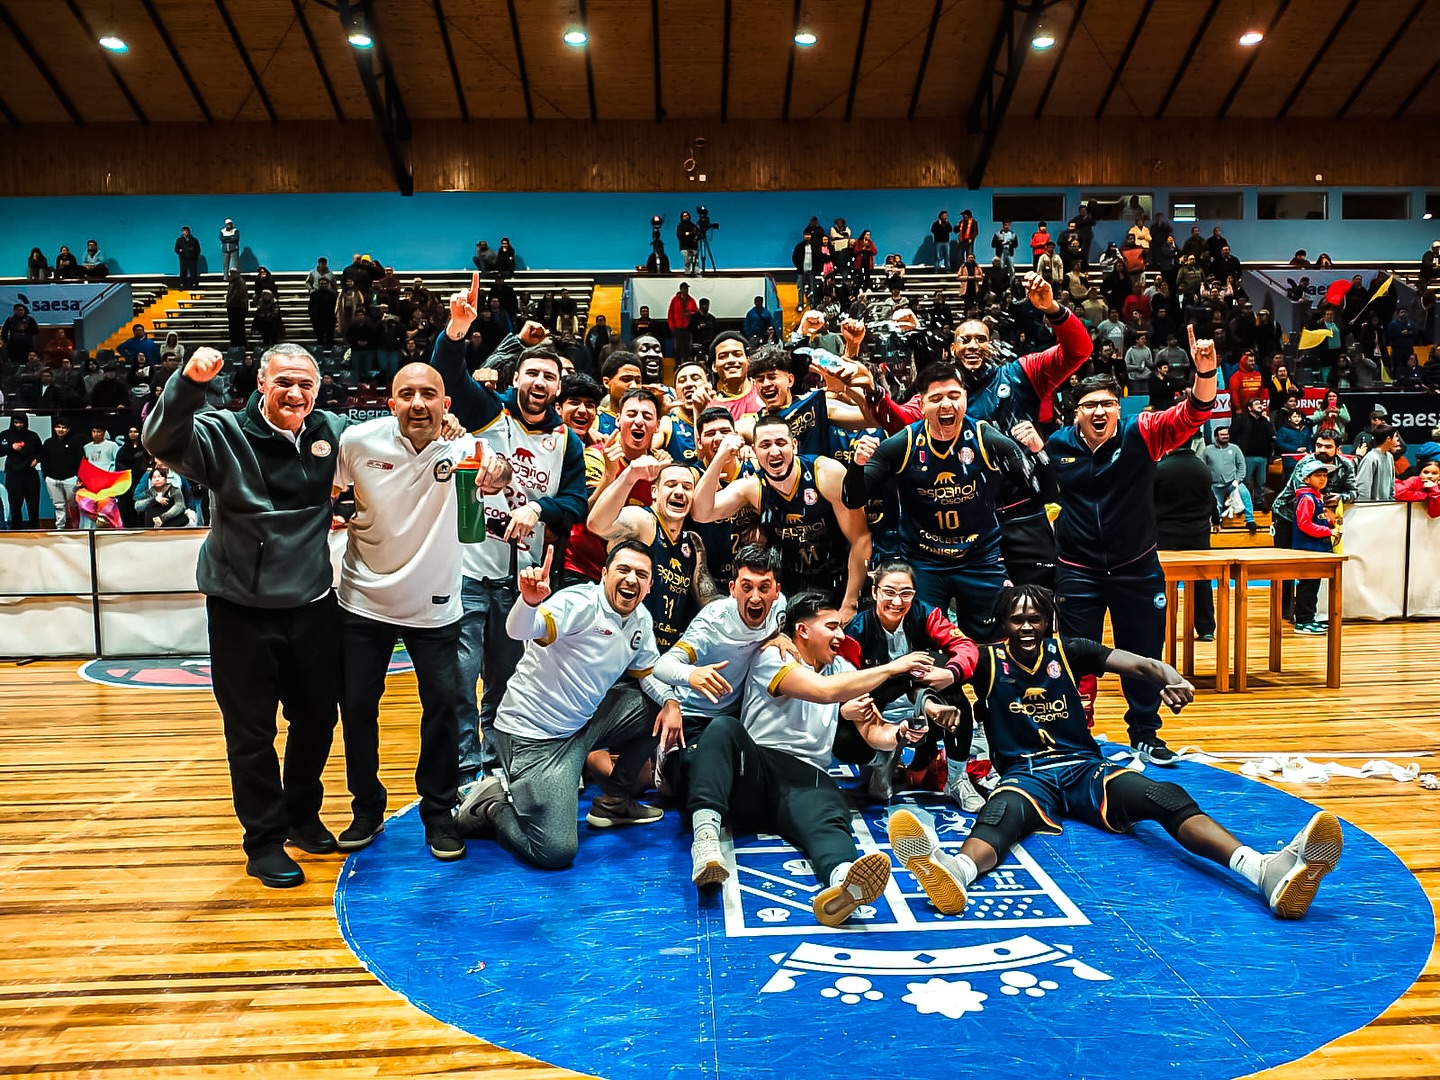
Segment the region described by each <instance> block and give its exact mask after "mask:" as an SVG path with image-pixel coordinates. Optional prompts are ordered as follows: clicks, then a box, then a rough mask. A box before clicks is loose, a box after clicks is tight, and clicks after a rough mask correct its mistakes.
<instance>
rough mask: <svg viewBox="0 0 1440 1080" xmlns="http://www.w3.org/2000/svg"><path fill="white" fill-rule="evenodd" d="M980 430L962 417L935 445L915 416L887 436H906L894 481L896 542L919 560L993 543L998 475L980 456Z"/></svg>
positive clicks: (946, 557) (945, 561) (948, 559)
mask: <svg viewBox="0 0 1440 1080" xmlns="http://www.w3.org/2000/svg"><path fill="white" fill-rule="evenodd" d="M984 430H985V428H984V427H983V426H982V425H979V424H976V423H975V422H974V421H973V420H971V419H970V418H969V417H966V418H965V419H964V420H963V422H962V423H961V426H960V434H959V436H958V437H957V438H956V439H955V440H954V441H953V442H950V443H936V442H934V441H932V440H931V438H930V436H929V435H928V434H927V433H926V431H925V421H924V420H917V421H916V422H915V423H913V424H911V425H910V426H909V427H907V428H905V430H904V431H901V432H898V433H897V434H895V435H892V436H891V438H892V439H903V440H906V449H905V454H904V464H903V465H902V467H901V469H900V472H899V476H898V484H897V487H898V490H899V496H900V542H901V544H902V545H903V546H904V549H905V551H906V552H907V553H908V554H910V556H911V557H912V558H914V559H915V560H916V561H917V562H919V563H930V564H932V565H933V564H941V565H949V564H952V563H954V562H956V561H957V560H961V559H964V558H965V557H966V555H968V554H969V553H970V552H971V551H981V552H983V551H986V550H990V549H992V548H993V546H994V545H995V544H996V543H998V540H999V536H1000V525H999V522H998V521H997V520H996V518H995V485H996V481H997V479H998V478H999V473H998V472H997V471H996V467H995V466H994V465H993V464H992V463H991V462H990V459H989V458H988V456H987V455H986V451H985V442H984V434H983V433H984ZM887 441H889V440H887Z"/></svg>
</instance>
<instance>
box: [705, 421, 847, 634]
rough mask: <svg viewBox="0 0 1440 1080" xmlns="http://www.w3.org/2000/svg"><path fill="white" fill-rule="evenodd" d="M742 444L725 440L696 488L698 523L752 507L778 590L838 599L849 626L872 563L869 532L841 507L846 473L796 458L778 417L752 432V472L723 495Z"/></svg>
mask: <svg viewBox="0 0 1440 1080" xmlns="http://www.w3.org/2000/svg"><path fill="white" fill-rule="evenodd" d="M744 446H745V440H744V439H742V438H741V437H740V436H739V435H729V436H726V437H725V438H723V439H722V440H721V441H720V445H719V448H718V449H717V451H716V454H715V459H714V460H713V461H711V462H710V465H709V467H708V468H707V469H706V470H705V475H704V476H702V477H701V478H700V483H699V484H698V485H697V486H696V488H695V508H694V510H693V511H692V512H691V513H692V515H693V516H694V518H695V520H696V521H702V522H703V521H713V520H715V519H717V518H725V517H730V516H732V515H733V514H735V513H736V512H738V511H739V510H741V509H743V508H744V507H746V506H749V507H750V508H751V509H752V510H755V511H757V512H758V513H759V515H760V525H761V527H762V528H764V530H765V532H766V533H767V534H768V535H769V537H770V539H771V542H772V543H774V544H775V546H776V547H778V548H779V549H780V553H781V555H782V556H783V558H784V566H783V568H782V570H781V575H780V582H781V587H782V588H784V590H785V592H786V593H787V594H789V595H792V596H793V595H797V594H798V593H800V592H802V591H804V590H806V589H819V590H821V591H830V592H834V593H839V592H841V590H842V589H843V591H844V599H843V600H842V601H841V605H840V610H841V612H842V613H843V614H844V616H845V618H846V619H847V620H848V619H849V618H851V617H852V616H853V615H854V614H855V612H856V610H857V609H858V607H859V603H860V589H861V586H862V585H863V584H864V582H865V573H866V567H867V565H868V563H869V559H870V532H869V530H868V529H867V528H866V525H865V513H864V511H863V510H852V509H849V508H848V507H847V506H846V505H845V504H844V503H843V502H842V501H841V488H842V487H843V486H844V483H845V467H844V466H843V465H841V464H839V463H838V462H835V461H831V460H830V459H829V458H825V457H805V456H803V455H797V454H796V453H795V440H794V438H793V437H792V435H791V433H790V425H789V424H788V423H787V422H786V421H785V420H784V419H782V418H781V417H778V416H762V417H761V418H760V419H759V420H758V421H756V424H755V448H754V455H755V471H754V472H753V473H752V474H749V475H742V476H740V477H738V478H737V479H735V480H733V481H731V482H730V483H729V484H728V485H726V486H725V487H724V489H723V490H722V489H721V486H720V485H721V479H722V477H724V476H727V475H730V474H731V473H732V470H733V468H734V467H735V465H736V464H737V463H738V461H739V458H740V454H741V452H742V449H743V448H744Z"/></svg>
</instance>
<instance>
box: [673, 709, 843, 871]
mask: <svg viewBox="0 0 1440 1080" xmlns="http://www.w3.org/2000/svg"><path fill="white" fill-rule="evenodd" d="M696 810H714V811H715V812H716V813H718V814H719V815H720V816H721V817H722V818H723V817H727V816H728V817H730V819H731V822H730V824H731V828H733V829H736V830H744V831H751V832H774V833H778V834H779V835H780V836H782V837H784V839H785V841H786V842H787V843H789V844H792V845H794V846H795V847H796V848H799V849H800V851H801V852H803V853H804V855H805V857H806V858H807V859H809V860H810V865H811V866H812V867H814V869H815V880H816V881H818V882H820V886H821V887H822V888H824V887H825V886H827V885H829V884H830V875H831V873H832V872H833V871H834V869H835V868H836V867H837V866H839V865H840V864H841V863H847V862H854V861H855V859H856V858H858V857H859V856H858V853H857V852H856V850H855V837H854V835H853V834H852V833H851V832H850V806H849V804H848V803H846V801H845V796H844V795H842V794H841V793H840V789H839V788H838V787H836V786H835V781H834V780H832V779H831V778H830V775H829V774H828V773H823V772H821V771H820V770H819V769H817V768H816V767H815V766H814V765H811V764H810V763H809V762H808V761H801V760H800V759H799V758H796V757H791V756H790V755H789V754H787V753H784V752H783V751H780V750H772V749H770V748H769V747H764V746H757V745H755V740H754V739H752V738H751V737H750V733H749V732H747V731H746V730H745V725H743V724H742V723H741V722H740V721H739V720H736V719H735V718H734V717H733V716H717V717H716V718H715V719H714V720H712V721H710V725H709V726H708V727H707V728H706V729H705V735H704V737H703V738H702V739H701V740H700V746H699V747H698V748H697V749H696V752H695V754H694V758H693V760H692V761H691V765H690V812H691V814H694V812H695V811H696Z"/></svg>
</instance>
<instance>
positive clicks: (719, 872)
mask: <svg viewBox="0 0 1440 1080" xmlns="http://www.w3.org/2000/svg"><path fill="white" fill-rule="evenodd" d="M690 867H691V870H690V880H691V881H693V882H694V883H695V884H696V885H697V886H698V887H700V888H702V889H703V888H704V887H705V886H706V885H723V884H725V881H726V880H727V879H728V878H729V877H730V868H729V867H728V866H726V865H725V853H724V852H723V851H722V850H721V849H720V838H719V837H718V836H716V835H715V834H714V832H713V831H712V830H710V829H704V830H702V831H701V832H698V833H696V834H695V839H694V840H693V841H692V842H691V844H690Z"/></svg>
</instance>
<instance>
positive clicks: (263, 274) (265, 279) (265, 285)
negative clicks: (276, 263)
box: [250, 266, 280, 308]
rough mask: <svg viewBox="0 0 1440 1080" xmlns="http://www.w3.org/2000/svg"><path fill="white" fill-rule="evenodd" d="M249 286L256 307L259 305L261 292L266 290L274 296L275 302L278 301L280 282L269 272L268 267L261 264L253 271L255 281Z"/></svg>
mask: <svg viewBox="0 0 1440 1080" xmlns="http://www.w3.org/2000/svg"><path fill="white" fill-rule="evenodd" d="M250 288H251V292H252V294H253V295H254V297H255V306H256V307H257V308H258V307H259V306H260V296H261V294H262V293H267V292H268V293H269V294H270V295H271V296H273V297H274V298H275V301H276V303H279V301H280V284H279V282H277V281H276V280H275V275H274V274H272V273H271V272H270V270H269V268H268V267H264V266H262V267H260V269H258V270H256V271H255V282H254V284H253V285H252V286H251V287H250Z"/></svg>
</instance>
